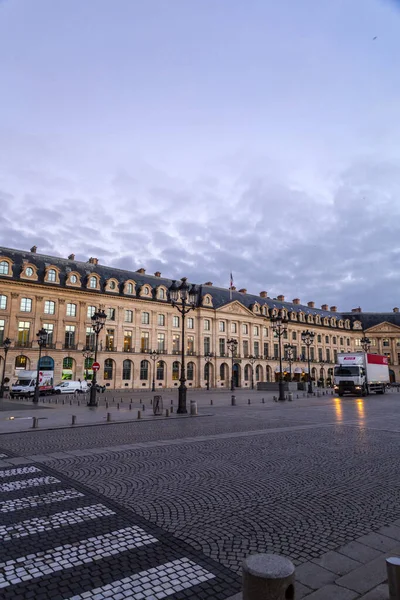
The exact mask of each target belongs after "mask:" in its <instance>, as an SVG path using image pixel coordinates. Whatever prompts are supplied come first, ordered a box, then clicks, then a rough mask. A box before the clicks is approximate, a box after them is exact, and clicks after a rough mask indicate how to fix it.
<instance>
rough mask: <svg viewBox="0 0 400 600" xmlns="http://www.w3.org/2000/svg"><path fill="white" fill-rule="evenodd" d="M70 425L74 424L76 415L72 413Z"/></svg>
mask: <svg viewBox="0 0 400 600" xmlns="http://www.w3.org/2000/svg"><path fill="white" fill-rule="evenodd" d="M71 425H76V415H72V420H71Z"/></svg>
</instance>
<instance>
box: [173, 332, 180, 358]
mask: <svg viewBox="0 0 400 600" xmlns="http://www.w3.org/2000/svg"><path fill="white" fill-rule="evenodd" d="M180 346H181V336H180V335H179V334H177V333H174V335H173V336H172V352H173V353H174V354H179V352H180Z"/></svg>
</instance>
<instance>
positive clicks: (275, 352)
mask: <svg viewBox="0 0 400 600" xmlns="http://www.w3.org/2000/svg"><path fill="white" fill-rule="evenodd" d="M274 358H279V348H278V344H274Z"/></svg>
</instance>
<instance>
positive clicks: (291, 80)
mask: <svg viewBox="0 0 400 600" xmlns="http://www.w3.org/2000/svg"><path fill="white" fill-rule="evenodd" d="M374 38H376V39H374ZM399 58H400V2H398V1H397V0H396V1H395V0H330V1H329V2H322V1H321V0H281V1H280V2H276V1H275V0H85V1H82V0H57V1H54V0H0V73H1V79H0V245H3V246H7V247H11V248H18V249H24V250H29V248H30V247H31V246H33V245H36V246H38V252H39V253H43V254H51V255H56V256H63V257H65V258H66V257H67V256H68V255H69V254H70V253H74V254H75V255H76V257H77V259H78V260H84V261H86V260H87V259H88V258H89V257H91V256H95V257H97V258H98V259H99V261H100V262H101V263H102V264H107V265H112V266H115V267H119V268H127V269H133V270H136V269H138V268H140V267H144V268H145V269H146V272H147V273H154V272H155V271H161V272H162V275H163V276H165V277H171V278H178V279H179V278H181V277H184V276H185V277H188V279H189V280H190V281H194V282H196V283H204V282H206V281H212V282H213V283H214V285H215V286H221V287H228V286H229V282H230V273H231V272H232V274H233V279H234V285H235V286H236V287H237V288H238V289H240V288H246V289H247V290H248V292H251V293H255V294H258V293H259V292H260V291H262V290H265V291H267V292H268V295H269V296H271V297H276V296H277V295H280V294H282V295H284V296H285V297H286V299H288V300H291V299H293V298H300V299H301V301H302V302H303V303H306V302H308V301H314V302H316V305H317V306H320V305H321V304H325V303H326V304H329V305H336V306H338V308H339V309H340V310H342V311H345V310H351V309H352V308H354V307H358V306H361V307H362V309H363V310H365V311H367V310H372V311H391V310H392V308H393V307H394V306H399V305H400V288H399V283H400V270H399V262H400V236H399V222H400V169H399V160H400V145H399V140H400V118H399V117H400V76H399V73H400V71H399Z"/></svg>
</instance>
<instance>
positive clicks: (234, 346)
mask: <svg viewBox="0 0 400 600" xmlns="http://www.w3.org/2000/svg"><path fill="white" fill-rule="evenodd" d="M238 343H239V342H238V341H237V340H235V339H234V338H231V339H230V340H228V341H227V342H226V344H227V346H228V351H229V352H231V353H232V373H231V391H232V392H233V390H234V389H235V382H234V379H233V367H234V359H235V356H236V350H237V347H238Z"/></svg>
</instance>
